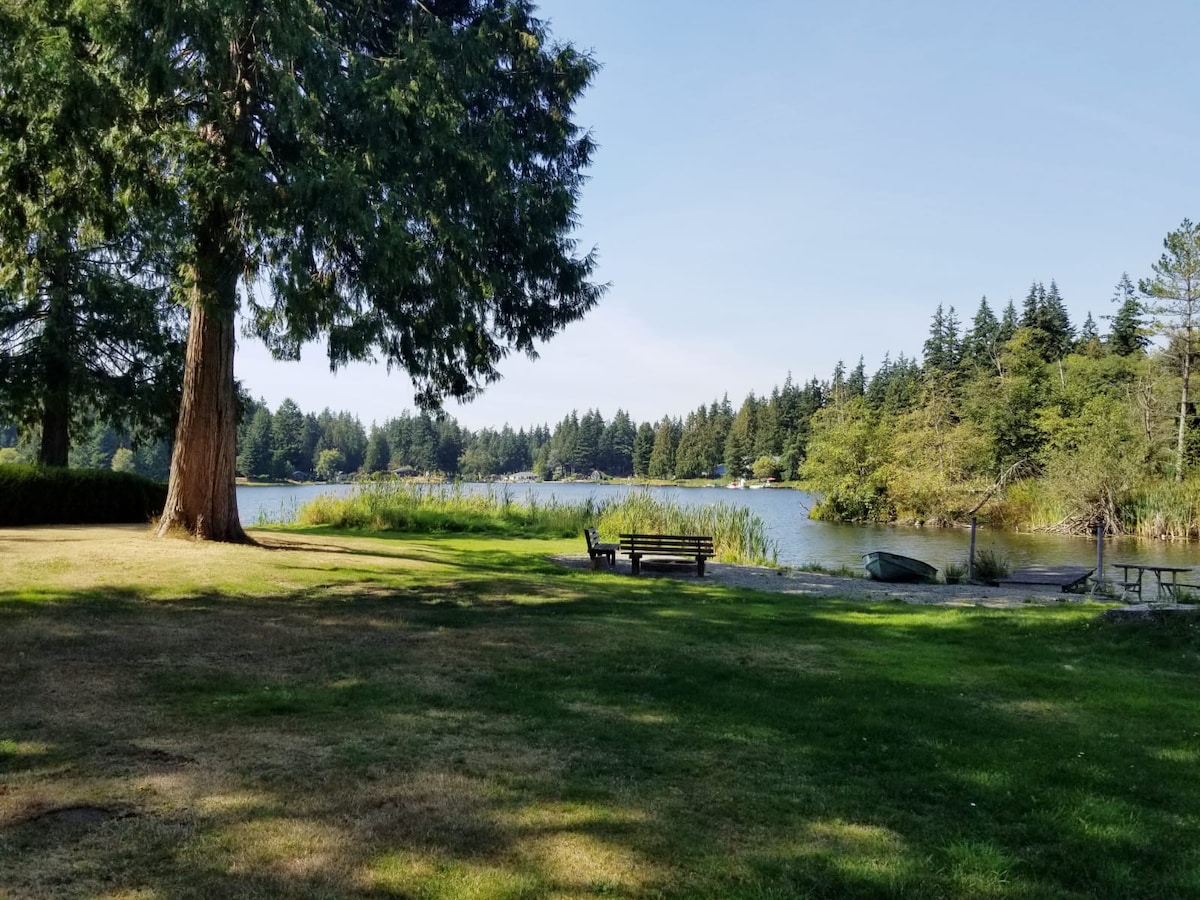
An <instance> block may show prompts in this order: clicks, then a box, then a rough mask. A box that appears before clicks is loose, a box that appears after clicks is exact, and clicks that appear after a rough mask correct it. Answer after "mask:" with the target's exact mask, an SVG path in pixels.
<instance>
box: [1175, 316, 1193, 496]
mask: <svg viewBox="0 0 1200 900" xmlns="http://www.w3.org/2000/svg"><path fill="white" fill-rule="evenodd" d="M1191 339H1192V336H1191V332H1190V330H1189V332H1188V336H1187V344H1186V345H1185V346H1184V348H1183V372H1182V373H1181V374H1182V375H1183V379H1182V381H1183V387H1182V390H1181V391H1180V397H1179V436H1178V438H1177V440H1176V442H1175V480H1176V481H1183V443H1184V437H1185V436H1186V434H1187V412H1188V388H1189V383H1190V382H1191V378H1192V347H1191Z"/></svg>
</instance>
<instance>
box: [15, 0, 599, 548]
mask: <svg viewBox="0 0 1200 900" xmlns="http://www.w3.org/2000/svg"><path fill="white" fill-rule="evenodd" d="M72 9H77V10H82V12H81V13H80V14H81V15H86V16H88V17H90V19H89V25H90V26H91V31H92V37H93V41H92V43H93V45H94V46H95V47H96V52H97V54H98V55H99V56H100V57H102V58H104V59H106V60H111V61H113V64H114V65H117V66H119V67H120V72H121V76H120V78H121V80H120V84H119V88H118V92H119V93H120V94H121V95H122V96H129V97H138V98H144V100H145V103H146V104H147V106H148V107H149V108H148V110H147V114H145V115H143V116H141V118H140V119H139V122H140V124H141V125H142V126H143V133H144V135H145V146H146V147H147V148H150V149H148V150H146V151H144V152H143V151H141V150H140V149H139V150H137V151H136V152H135V151H134V150H133V149H131V150H129V151H128V152H127V153H126V154H125V155H124V156H123V157H122V158H123V159H128V160H129V161H130V162H131V163H132V164H140V165H141V166H142V167H143V171H144V173H145V177H146V180H147V181H148V182H150V181H153V180H154V175H155V170H154V165H153V164H154V163H155V162H156V161H158V160H168V161H170V162H171V166H172V168H171V172H170V175H171V178H172V181H171V183H170V184H169V185H168V186H169V188H170V191H171V193H172V194H173V195H174V196H177V197H178V198H180V200H181V202H182V204H183V205H184V207H185V210H186V215H185V218H184V221H185V222H186V223H187V226H188V234H187V235H186V236H185V237H184V239H182V240H180V241H178V242H177V244H176V247H177V248H178V249H179V251H180V256H181V259H180V265H179V267H178V269H177V271H178V272H179V273H181V274H180V276H179V278H178V281H177V288H178V291H179V293H180V294H181V295H182V297H183V298H184V299H185V301H186V303H187V305H188V308H189V312H190V324H189V328H188V333H187V334H188V353H187V361H186V367H185V372H184V382H183V391H182V403H181V406H180V413H179V425H178V429H177V432H176V440H175V446H174V455H173V458H172V464H171V479H170V487H169V491H168V497H167V504H166V508H165V510H164V512H163V515H162V518H161V520H160V534H166V533H168V531H170V530H172V529H175V528H183V529H185V530H187V531H190V532H192V533H193V534H195V535H196V536H198V537H201V538H207V539H216V540H244V539H245V535H244V532H243V531H242V528H241V525H240V524H239V522H238V515H237V501H236V495H235V492H234V436H235V435H234V431H235V425H236V412H235V402H234V397H235V392H234V381H233V359H234V349H235V340H234V338H235V331H234V329H235V323H236V317H237V312H238V309H239V306H240V305H241V302H242V301H243V300H244V302H245V303H246V305H247V306H248V308H249V312H250V316H249V318H250V321H251V324H252V327H253V330H254V331H255V332H256V333H257V334H258V335H260V336H261V337H262V338H263V339H264V340H265V341H266V342H267V344H268V346H269V347H270V348H271V350H272V351H273V352H274V353H275V354H276V355H277V356H280V357H286V358H293V357H296V356H298V355H299V351H300V348H301V346H302V345H303V344H305V343H306V342H308V341H312V340H315V339H318V338H320V337H327V339H328V353H329V360H330V363H331V365H333V366H335V367H336V366H340V365H342V364H344V363H346V362H348V361H350V360H354V359H361V358H367V357H371V356H373V355H378V356H382V357H383V358H384V359H386V360H387V362H388V364H389V365H396V366H399V367H400V368H402V369H404V370H406V371H407V372H408V374H409V375H410V376H411V378H412V379H413V383H414V386H415V388H416V391H417V398H418V402H419V403H420V404H421V405H422V406H423V407H424V408H433V407H436V406H437V405H438V404H439V402H440V401H441V400H442V399H443V398H444V397H447V396H449V397H457V398H466V397H470V396H472V395H474V394H475V393H477V392H478V391H479V390H480V389H481V388H482V386H483V385H486V384H487V383H489V382H491V381H493V380H494V379H495V378H496V377H498V371H497V366H498V364H499V363H500V361H501V360H502V359H503V358H504V357H505V356H506V355H507V354H508V353H509V352H510V351H512V350H517V351H520V352H523V353H526V354H534V353H535V351H536V348H537V344H538V342H540V341H544V340H547V339H549V338H550V337H552V336H553V335H554V334H555V333H557V332H558V331H559V330H560V329H561V328H562V327H564V326H565V325H566V324H568V323H570V322H572V321H574V320H576V319H578V318H580V317H581V316H582V315H584V314H585V313H586V312H587V311H588V310H589V309H590V308H591V307H592V306H593V305H594V304H595V303H596V302H597V300H598V298H599V297H600V295H601V293H602V288H601V287H599V286H597V285H595V284H592V283H590V282H589V280H588V279H589V278H590V276H591V273H592V270H593V268H594V258H593V256H592V255H591V254H584V255H579V254H578V253H577V247H576V244H575V242H574V240H573V239H572V237H571V232H572V230H573V228H574V226H575V224H576V203H577V199H578V193H579V189H580V185H581V183H582V171H583V169H584V168H586V166H587V165H588V163H589V161H590V158H591V155H592V152H593V144H592V141H591V139H590V137H589V136H588V135H587V134H586V133H584V132H583V131H581V129H580V128H579V127H578V126H576V125H575V124H574V122H573V121H572V115H573V107H574V104H575V102H576V101H577V99H578V98H579V97H580V95H581V94H582V92H583V90H584V89H585V88H586V86H587V85H588V83H589V82H590V80H591V78H592V76H593V74H594V73H595V71H596V64H595V63H594V62H593V60H592V59H591V58H590V57H588V56H587V55H585V54H581V53H579V52H578V51H576V50H575V49H573V48H572V47H570V46H564V45H560V44H557V43H555V42H554V41H553V40H552V39H551V37H550V34H549V33H548V30H547V27H546V25H545V23H544V22H542V21H540V20H538V19H537V18H535V17H534V15H533V7H532V5H531V3H529V2H527V0H512V2H503V3H499V2H493V0H460V2H453V3H442V2H433V3H427V2H418V0H396V2H391V3H383V4H378V3H377V4H372V5H370V7H369V10H367V9H366V8H365V7H364V6H363V5H362V4H361V3H357V2H352V0H322V2H310V3H291V2H285V0H260V2H255V3H247V2H241V0H237V2H224V3H216V4H214V3H212V2H210V0H175V2H172V3H162V2H160V0H126V2H121V3H74V4H72ZM29 59H30V62H29V63H28V64H29V65H30V66H31V67H36V66H38V65H40V63H39V62H38V60H37V58H36V57H35V56H33V55H31V56H30V58H29ZM88 168H89V170H90V171H88V172H87V173H85V174H84V176H83V177H85V178H87V177H95V176H96V175H98V174H100V173H99V172H98V171H97V168H96V167H95V166H88ZM255 284H260V285H263V286H264V290H263V291H262V292H261V293H259V292H255V293H253V294H252V293H251V291H250V287H251V286H252V285H255ZM436 446H437V444H436V442H435V444H434V447H435V450H436Z"/></svg>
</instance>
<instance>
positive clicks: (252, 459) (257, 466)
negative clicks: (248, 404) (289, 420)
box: [237, 406, 271, 478]
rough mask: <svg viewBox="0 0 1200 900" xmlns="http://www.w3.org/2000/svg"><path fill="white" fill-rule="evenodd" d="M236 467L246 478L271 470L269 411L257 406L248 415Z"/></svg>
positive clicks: (258, 475) (256, 476)
mask: <svg viewBox="0 0 1200 900" xmlns="http://www.w3.org/2000/svg"><path fill="white" fill-rule="evenodd" d="M237 469H238V471H239V472H241V473H242V474H243V475H245V476H246V477H247V478H260V477H262V476H263V475H268V474H270V472H271V411H270V410H268V409H267V408H266V407H265V406H259V407H257V408H256V409H255V410H254V413H253V415H252V416H251V417H250V422H249V425H248V427H247V428H246V433H245V436H244V437H243V439H242V443H241V445H240V447H239V452H238V457H237Z"/></svg>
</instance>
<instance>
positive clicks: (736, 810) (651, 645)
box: [0, 528, 1200, 900]
mask: <svg viewBox="0 0 1200 900" xmlns="http://www.w3.org/2000/svg"><path fill="white" fill-rule="evenodd" d="M255 537H256V538H257V539H259V540H260V541H262V542H263V544H264V546H263V547H257V548H256V547H246V546H228V545H216V544H211V543H208V544H206V543H195V542H181V541H171V542H153V541H150V540H148V539H147V538H146V535H145V532H144V530H142V529H133V528H86V529H32V530H24V531H21V532H13V531H3V530H0V548H2V550H3V552H0V623H2V625H3V627H0V676H2V677H0V709H3V710H4V713H3V715H2V717H0V723H2V726H3V731H2V733H0V769H2V771H3V777H4V782H5V791H4V794H3V795H2V796H0V873H3V874H2V875H0V892H3V893H12V895H14V896H30V895H36V896H47V895H53V896H56V897H63V898H72V897H94V896H173V897H206V896H227V897H250V896H289V897H297V898H306V897H311V898H316V897H368V896H372V897H387V896H408V897H420V898H452V897H453V898H464V897H480V898H482V897H488V898H532V897H547V896H557V897H564V898H566V897H585V896H610V897H625V898H651V897H654V898H683V897H688V898H695V897H710V898H718V897H719V898H722V900H737V898H746V900H750V898H754V900H761V898H765V897H784V896H786V897H831V896H837V897H846V898H855V897H858V898H868V897H880V896H888V897H895V898H906V897H909V898H926V897H931V896H938V897H946V898H978V897H988V898H992V900H1028V898H1032V897H1037V898H1052V900H1053V898H1057V900H1083V898H1108V897H1123V898H1128V900H1138V898H1147V900H1149V898H1155V900H1157V898H1160V897H1180V896H1191V895H1194V894H1196V893H1197V892H1198V891H1200V850H1197V847H1196V843H1195V841H1194V839H1193V838H1194V833H1195V829H1194V827H1192V826H1193V825H1194V823H1195V822H1196V821H1197V820H1200V767H1198V766H1197V761H1198V760H1197V758H1196V752H1195V747H1194V741H1193V735H1194V734H1195V733H1197V732H1198V731H1200V713H1198V712H1197V711H1198V710H1200V677H1198V676H1200V662H1198V660H1200V642H1198V641H1197V635H1196V630H1195V629H1194V628H1192V627H1188V626H1180V627H1170V626H1168V627H1156V628H1142V627H1138V626H1125V627H1114V626H1106V625H1101V624H1098V623H1097V622H1096V614H1097V612H1098V608H1097V607H1092V606H1087V605H1080V604H1068V605H1063V606H1059V607H1053V608H1024V609H1017V610H1007V611H1002V610H988V609H971V610H963V609H939V608H932V607H923V606H905V605H902V604H898V603H880V604H863V603H848V602H843V601H838V600H828V599H813V598H805V599H803V600H801V599H798V598H795V597H787V596H782V595H772V594H764V593H755V592H750V591H741V590H732V589H725V588H721V587H719V586H716V585H714V584H712V583H710V582H707V581H704V582H702V581H697V580H695V579H681V580H673V579H651V578H640V579H632V578H629V577H628V576H618V575H612V574H608V573H605V572H591V571H586V570H572V569H564V568H561V567H558V566H556V565H553V564H552V563H549V562H548V561H547V559H546V556H547V554H550V553H555V552H562V551H564V550H570V551H576V552H577V551H578V541H577V540H574V539H572V540H571V541H569V542H566V541H555V540H550V541H547V540H528V539H513V538H496V537H462V536H459V537H451V536H432V535H430V536H424V537H420V538H406V539H405V540H403V541H397V540H395V539H392V538H390V537H388V536H371V535H365V534H364V535H344V534H338V533H336V532H334V531H331V530H329V529H326V528H311V529H306V530H294V531H279V532H275V531H258V532H256V534H255ZM18 538H19V539H18Z"/></svg>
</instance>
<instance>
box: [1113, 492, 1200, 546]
mask: <svg viewBox="0 0 1200 900" xmlns="http://www.w3.org/2000/svg"><path fill="white" fill-rule="evenodd" d="M1198 510H1200V481H1198V480H1197V479H1195V478H1189V479H1188V480H1187V481H1184V482H1180V483H1176V482H1173V481H1159V482H1153V483H1150V484H1146V485H1143V486H1141V487H1139V488H1135V489H1134V490H1132V491H1130V492H1129V495H1128V497H1127V498H1126V499H1125V502H1124V503H1123V504H1122V506H1121V510H1120V516H1121V524H1122V525H1123V527H1124V530H1125V531H1126V532H1127V533H1130V534H1135V535H1137V536H1138V537H1145V538H1154V539H1156V540H1169V541H1188V540H1194V539H1196V538H1200V515H1198V514H1197V511H1198Z"/></svg>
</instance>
